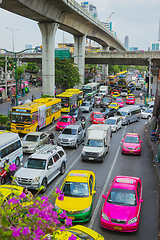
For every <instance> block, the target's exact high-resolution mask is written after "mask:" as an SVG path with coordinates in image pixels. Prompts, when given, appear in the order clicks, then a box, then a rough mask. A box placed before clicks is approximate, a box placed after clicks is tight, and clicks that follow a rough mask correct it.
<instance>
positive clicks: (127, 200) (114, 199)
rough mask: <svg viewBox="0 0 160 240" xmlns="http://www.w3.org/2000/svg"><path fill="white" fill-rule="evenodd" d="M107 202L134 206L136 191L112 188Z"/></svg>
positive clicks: (135, 203)
mask: <svg viewBox="0 0 160 240" xmlns="http://www.w3.org/2000/svg"><path fill="white" fill-rule="evenodd" d="M107 202H108V203H112V204H116V205H124V206H136V205H137V201H136V193H135V191H134V190H128V189H120V188H112V190H111V192H110V194H109V197H108V199H107Z"/></svg>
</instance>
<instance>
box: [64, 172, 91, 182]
mask: <svg viewBox="0 0 160 240" xmlns="http://www.w3.org/2000/svg"><path fill="white" fill-rule="evenodd" d="M91 173H92V175H95V174H94V172H92V171H87V170H72V171H70V172H69V173H68V175H67V177H66V179H65V181H72V182H88V178H89V176H90V174H91Z"/></svg>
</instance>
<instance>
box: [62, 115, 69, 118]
mask: <svg viewBox="0 0 160 240" xmlns="http://www.w3.org/2000/svg"><path fill="white" fill-rule="evenodd" d="M71 117H72V116H68V115H64V116H61V118H71Z"/></svg>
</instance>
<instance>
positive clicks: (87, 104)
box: [81, 102, 89, 106]
mask: <svg viewBox="0 0 160 240" xmlns="http://www.w3.org/2000/svg"><path fill="white" fill-rule="evenodd" d="M81 106H89V103H88V102H85V103H84V102H83V103H82V105H81Z"/></svg>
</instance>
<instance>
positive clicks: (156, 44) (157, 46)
mask: <svg viewBox="0 0 160 240" xmlns="http://www.w3.org/2000/svg"><path fill="white" fill-rule="evenodd" d="M150 50H151V51H159V50H160V42H151V45H150Z"/></svg>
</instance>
